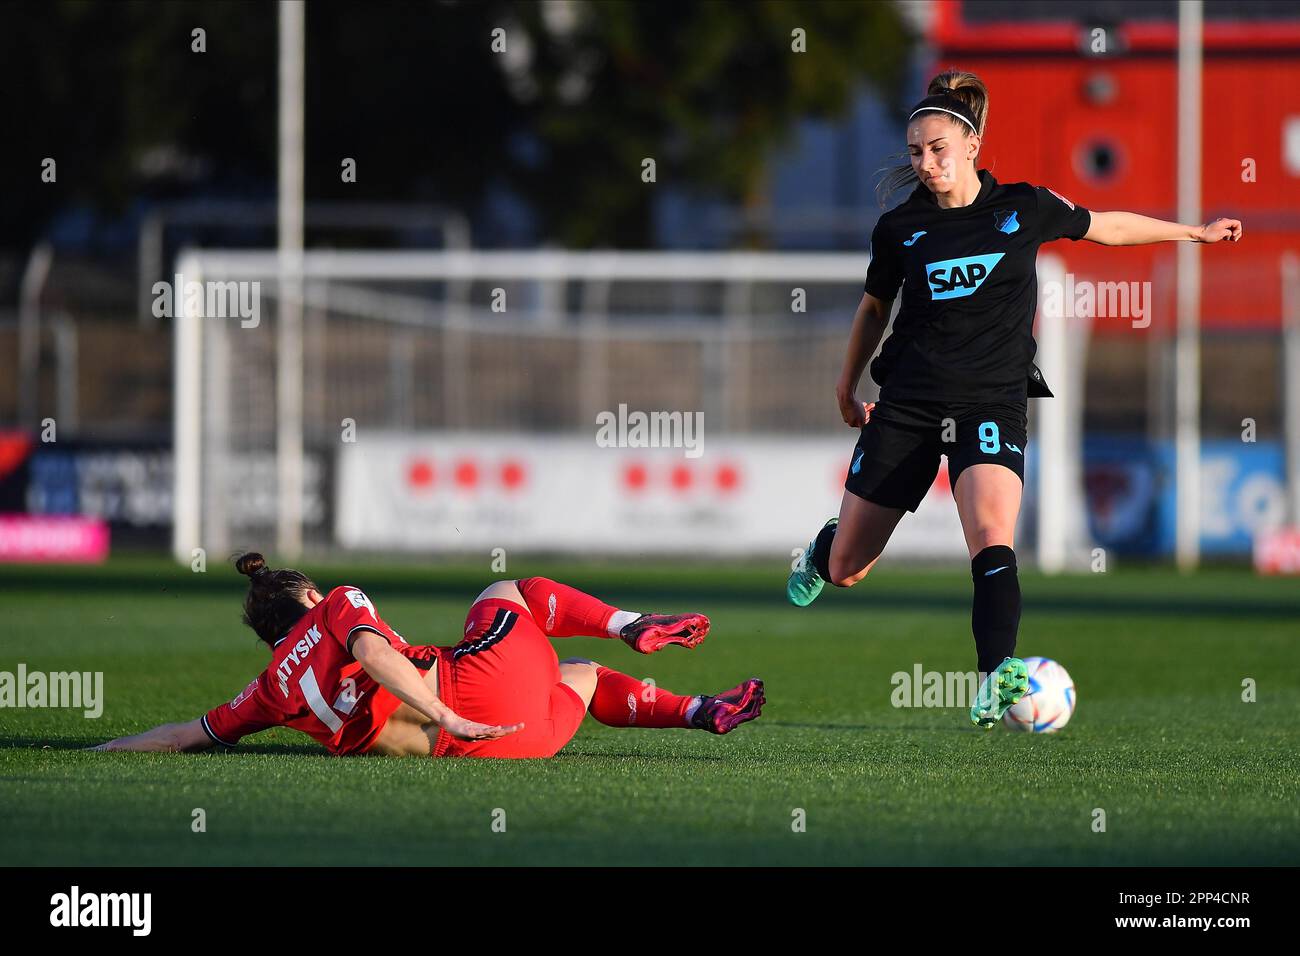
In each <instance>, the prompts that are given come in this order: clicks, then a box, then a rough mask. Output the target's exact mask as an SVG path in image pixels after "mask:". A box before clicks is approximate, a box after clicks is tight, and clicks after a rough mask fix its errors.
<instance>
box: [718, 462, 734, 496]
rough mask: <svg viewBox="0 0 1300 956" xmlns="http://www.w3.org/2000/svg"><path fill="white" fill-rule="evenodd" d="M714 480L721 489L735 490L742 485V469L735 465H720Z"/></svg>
mask: <svg viewBox="0 0 1300 956" xmlns="http://www.w3.org/2000/svg"><path fill="white" fill-rule="evenodd" d="M713 480H714V481H715V482H716V483H717V485H718V488H719V489H720V490H721V491H735V490H736V489H737V488H739V487H740V470H739V469H738V468H736V466H735V465H719V466H718V470H717V471H716V472H715V473H714V475H713Z"/></svg>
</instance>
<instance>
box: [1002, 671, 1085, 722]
mask: <svg viewBox="0 0 1300 956" xmlns="http://www.w3.org/2000/svg"><path fill="white" fill-rule="evenodd" d="M1025 664H1026V666H1027V667H1028V668H1029V693H1028V694H1026V695H1025V696H1024V697H1022V698H1020V700H1019V701H1018V702H1017V703H1015V704H1012V705H1011V709H1010V710H1008V711H1007V712H1006V713H1005V714H1004V715H1003V716H1002V722H1003V723H1004V724H1006V725H1007V726H1008V727H1011V728H1013V729H1015V730H1027V731H1030V732H1031V733H1035V734H1052V733H1055V732H1056V731H1058V730H1060V729H1061V728H1062V727H1064V726H1065V725H1066V724H1068V723H1069V722H1070V717H1071V715H1072V714H1073V713H1074V700H1075V697H1074V681H1073V680H1072V679H1071V678H1070V674H1069V672H1068V671H1067V670H1066V669H1065V668H1064V667H1062V666H1061V665H1060V664H1058V663H1056V661H1054V660H1052V659H1051V658H1048V657H1026V658H1025Z"/></svg>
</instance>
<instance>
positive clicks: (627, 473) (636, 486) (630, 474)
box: [623, 465, 646, 491]
mask: <svg viewBox="0 0 1300 956" xmlns="http://www.w3.org/2000/svg"><path fill="white" fill-rule="evenodd" d="M623 485H624V487H626V488H630V489H631V490H632V491H641V490H642V489H643V488H645V486H646V472H645V465H628V466H627V467H625V468H624V469H623Z"/></svg>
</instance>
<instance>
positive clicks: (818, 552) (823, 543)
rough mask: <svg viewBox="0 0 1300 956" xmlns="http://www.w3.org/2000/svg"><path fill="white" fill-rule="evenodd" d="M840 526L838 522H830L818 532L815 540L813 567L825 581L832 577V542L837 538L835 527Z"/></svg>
mask: <svg viewBox="0 0 1300 956" xmlns="http://www.w3.org/2000/svg"><path fill="white" fill-rule="evenodd" d="M838 527H839V525H838V524H828V525H827V526H826V527H824V528H822V529H821V531H819V532H817V538H816V540H815V541H814V542H813V553H812V561H813V567H814V568H816V569H817V573H818V574H820V575H821V576H822V580H823V581H829V580H830V579H831V542H832V541H834V540H835V529H836V528H838Z"/></svg>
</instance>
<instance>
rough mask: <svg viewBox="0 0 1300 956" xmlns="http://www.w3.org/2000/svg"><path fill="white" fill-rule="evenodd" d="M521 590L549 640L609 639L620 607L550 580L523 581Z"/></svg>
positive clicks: (520, 586) (534, 618)
mask: <svg viewBox="0 0 1300 956" xmlns="http://www.w3.org/2000/svg"><path fill="white" fill-rule="evenodd" d="M519 591H520V593H521V594H523V596H524V600H525V601H526V602H527V603H528V610H530V611H531V612H532V613H533V620H534V621H536V622H537V626H538V627H540V628H541V629H542V632H543V633H544V634H546V636H547V637H609V630H608V627H609V619H610V618H611V617H612V616H613V614H614V612H615V611H617V610H618V608H616V607H610V606H609V605H608V604H606V603H605V602H604V601H601V600H598V599H597V598H594V597H592V596H591V595H590V594H583V593H582V592H581V591H579V590H578V589H577V588H571V587H569V586H568V585H567V584H560V583H558V582H556V581H552V580H551V579H550V578H524V579H523V580H522V581H520V582H519Z"/></svg>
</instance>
